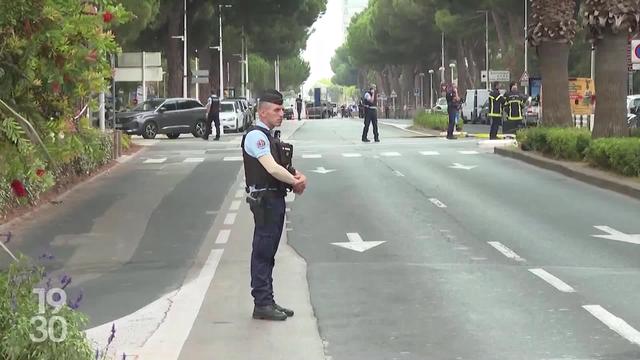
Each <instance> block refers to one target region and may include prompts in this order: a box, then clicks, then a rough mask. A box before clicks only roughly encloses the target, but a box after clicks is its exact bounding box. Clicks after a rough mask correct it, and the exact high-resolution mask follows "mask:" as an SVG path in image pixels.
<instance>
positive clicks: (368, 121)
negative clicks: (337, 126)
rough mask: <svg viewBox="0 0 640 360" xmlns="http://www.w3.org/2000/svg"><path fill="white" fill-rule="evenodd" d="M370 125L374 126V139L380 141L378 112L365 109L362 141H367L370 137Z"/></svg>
mask: <svg viewBox="0 0 640 360" xmlns="http://www.w3.org/2000/svg"><path fill="white" fill-rule="evenodd" d="M369 125H372V126H373V138H374V139H375V140H379V139H380V134H378V111H377V110H376V109H368V108H365V109H364V129H363V130H362V140H365V139H367V136H369Z"/></svg>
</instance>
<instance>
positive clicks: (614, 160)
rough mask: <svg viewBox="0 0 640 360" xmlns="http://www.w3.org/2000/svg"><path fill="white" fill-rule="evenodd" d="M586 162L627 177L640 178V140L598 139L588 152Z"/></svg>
mask: <svg viewBox="0 0 640 360" xmlns="http://www.w3.org/2000/svg"><path fill="white" fill-rule="evenodd" d="M586 160H587V161H588V162H589V163H590V164H592V165H594V166H598V167H601V168H604V169H611V170H613V171H615V172H617V173H619V174H622V175H625V176H640V139H639V138H608V139H596V140H594V141H593V143H592V144H591V146H590V147H589V149H588V150H587V151H586Z"/></svg>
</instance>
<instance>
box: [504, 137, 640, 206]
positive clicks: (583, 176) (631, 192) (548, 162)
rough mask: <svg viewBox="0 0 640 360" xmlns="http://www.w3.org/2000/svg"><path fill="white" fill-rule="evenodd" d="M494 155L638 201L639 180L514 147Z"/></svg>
mask: <svg viewBox="0 0 640 360" xmlns="http://www.w3.org/2000/svg"><path fill="white" fill-rule="evenodd" d="M494 153H495V154H498V155H501V156H505V157H509V158H512V159H516V160H520V161H524V162H526V163H528V164H531V165H534V166H537V167H540V168H543V169H546V170H551V171H555V172H558V173H561V174H563V175H566V176H569V177H571V178H574V179H576V180H580V181H582V182H585V183H588V184H591V185H595V186H597V187H599V188H603V189H607V190H611V191H615V192H617V193H620V194H623V195H627V196H631V197H634V198H636V199H640V179H639V178H637V177H635V178H630V177H623V176H621V175H617V174H613V173H611V172H607V171H603V170H598V169H595V168H593V167H591V166H589V164H588V163H585V162H570V161H561V160H553V159H549V158H547V157H545V156H542V155H540V154H537V153H533V152H529V151H523V150H520V149H518V148H515V147H510V148H499V147H496V148H495V149H494Z"/></svg>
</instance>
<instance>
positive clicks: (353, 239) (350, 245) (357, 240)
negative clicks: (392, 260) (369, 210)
mask: <svg viewBox="0 0 640 360" xmlns="http://www.w3.org/2000/svg"><path fill="white" fill-rule="evenodd" d="M347 238H348V239H349V242H336V243H332V244H333V245H336V246H340V247H343V248H345V249H349V250H353V251H357V252H365V251H367V250H369V249H372V248H374V247H376V246H378V245H380V244H384V243H385V242H386V241H364V240H362V238H361V237H360V234H358V233H347Z"/></svg>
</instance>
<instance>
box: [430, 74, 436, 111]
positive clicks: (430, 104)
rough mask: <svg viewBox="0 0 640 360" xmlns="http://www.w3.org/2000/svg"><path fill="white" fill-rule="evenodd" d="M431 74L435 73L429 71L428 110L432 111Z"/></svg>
mask: <svg viewBox="0 0 640 360" xmlns="http://www.w3.org/2000/svg"><path fill="white" fill-rule="evenodd" d="M433 73H435V71H433V70H429V109H433Z"/></svg>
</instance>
